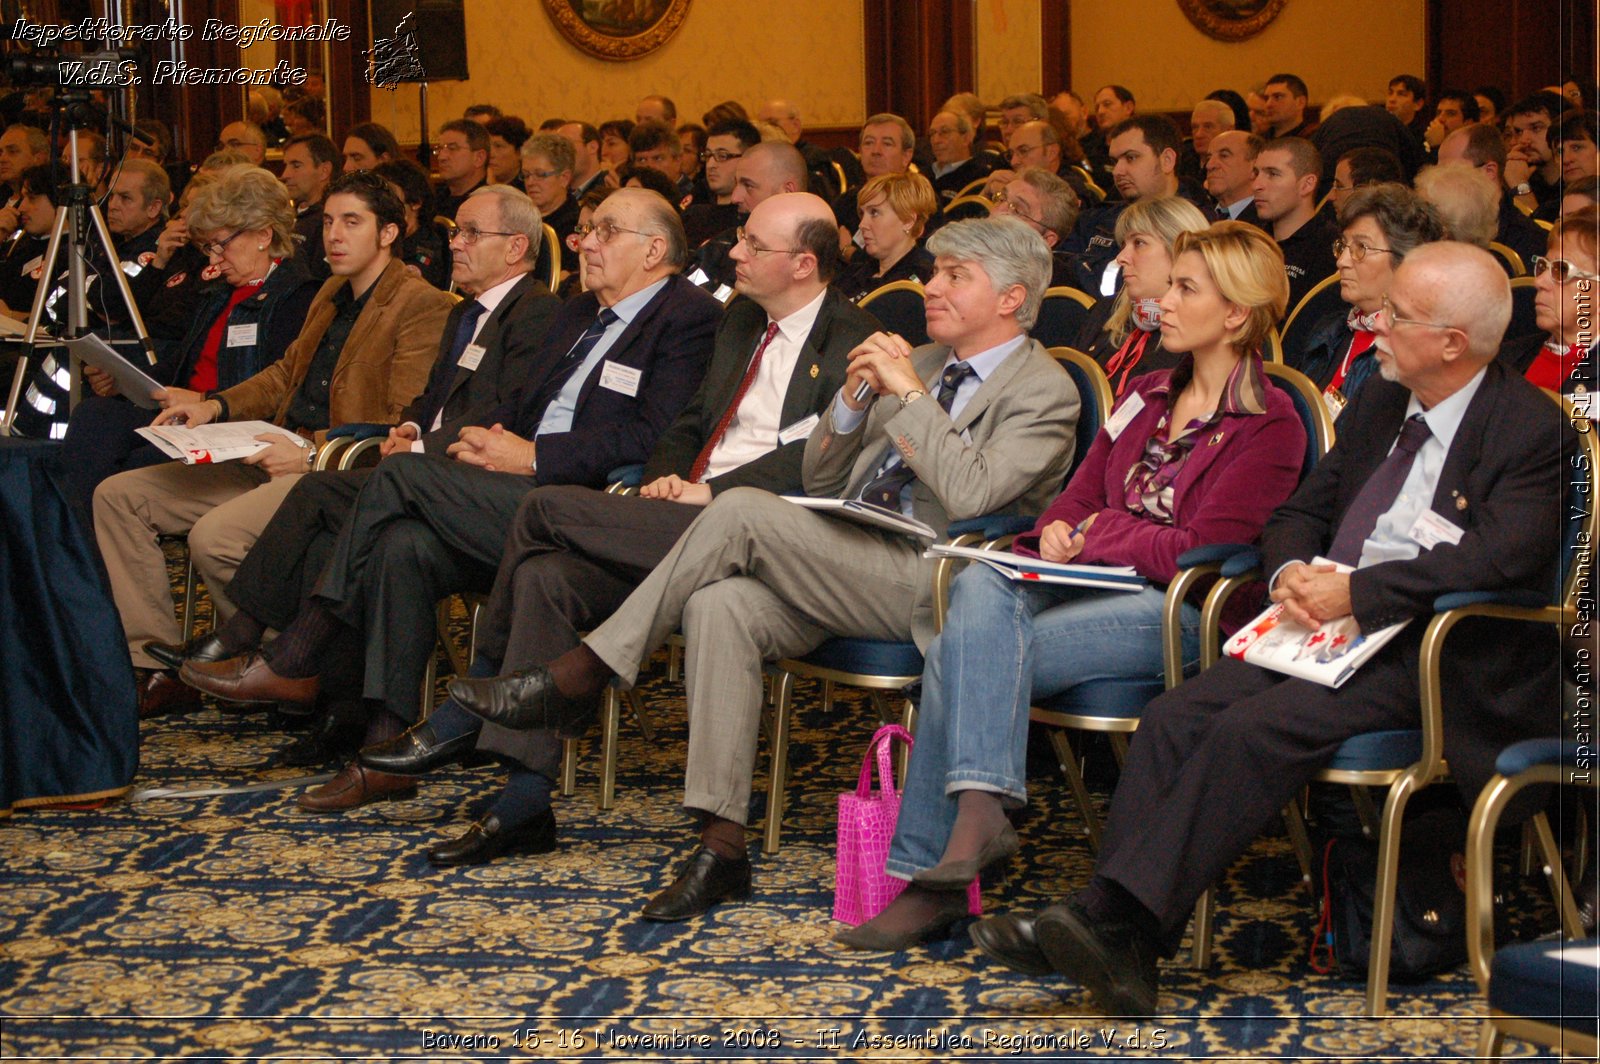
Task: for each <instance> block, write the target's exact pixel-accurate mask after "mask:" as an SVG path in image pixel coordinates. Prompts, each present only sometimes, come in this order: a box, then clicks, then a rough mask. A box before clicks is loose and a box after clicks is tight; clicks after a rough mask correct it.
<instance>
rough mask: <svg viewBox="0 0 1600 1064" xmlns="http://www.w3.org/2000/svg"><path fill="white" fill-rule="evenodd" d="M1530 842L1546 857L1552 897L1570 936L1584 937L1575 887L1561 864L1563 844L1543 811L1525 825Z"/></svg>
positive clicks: (1544, 868)
mask: <svg viewBox="0 0 1600 1064" xmlns="http://www.w3.org/2000/svg"><path fill="white" fill-rule="evenodd" d="M1524 828H1525V831H1526V835H1525V838H1526V840H1527V841H1528V843H1534V842H1536V843H1537V844H1538V847H1539V852H1540V853H1541V854H1542V855H1543V857H1544V863H1543V865H1542V868H1543V870H1544V874H1545V878H1546V879H1547V880H1548V881H1549V883H1550V897H1551V900H1553V901H1554V902H1555V905H1556V911H1557V912H1559V913H1560V914H1561V926H1562V928H1563V929H1565V931H1566V933H1567V937H1568V938H1582V937H1584V929H1583V921H1582V920H1580V919H1579V918H1578V906H1577V903H1576V901H1575V900H1574V898H1573V896H1572V886H1571V884H1570V883H1568V881H1567V876H1566V869H1565V866H1564V865H1563V864H1562V863H1561V847H1559V846H1557V845H1556V837H1555V835H1553V834H1552V833H1551V831H1550V818H1549V817H1547V816H1545V815H1544V813H1543V812H1539V813H1536V814H1534V816H1533V818H1532V819H1531V820H1529V821H1528V822H1527V823H1526V824H1525V825H1524Z"/></svg>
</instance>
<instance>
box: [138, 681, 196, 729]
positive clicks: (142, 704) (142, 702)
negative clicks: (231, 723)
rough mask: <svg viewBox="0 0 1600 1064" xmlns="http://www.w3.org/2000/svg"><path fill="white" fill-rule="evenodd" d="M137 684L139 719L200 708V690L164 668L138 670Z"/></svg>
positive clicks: (187, 711)
mask: <svg viewBox="0 0 1600 1064" xmlns="http://www.w3.org/2000/svg"><path fill="white" fill-rule="evenodd" d="M138 685H139V719H140V720H148V719H149V718H150V717H160V716H164V715H165V714H168V713H190V712H193V711H194V710H197V709H200V708H202V707H201V705H200V692H199V691H196V690H195V689H194V688H193V687H190V686H189V685H188V684H186V683H184V682H183V681H182V680H180V679H178V677H177V676H176V675H174V674H173V673H171V672H169V671H167V670H166V669H150V670H147V671H146V670H140V673H139V674H138Z"/></svg>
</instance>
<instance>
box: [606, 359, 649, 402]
mask: <svg viewBox="0 0 1600 1064" xmlns="http://www.w3.org/2000/svg"><path fill="white" fill-rule="evenodd" d="M643 376H644V371H643V370H637V369H634V368H632V367H631V366H619V365H618V364H617V363H615V362H607V363H606V364H605V365H603V366H601V367H600V387H602V388H610V389H611V390H612V391H614V392H621V393H622V394H623V395H626V396H628V397H629V398H630V399H631V398H633V397H634V396H636V395H638V394H639V379H640V378H641V377H643Z"/></svg>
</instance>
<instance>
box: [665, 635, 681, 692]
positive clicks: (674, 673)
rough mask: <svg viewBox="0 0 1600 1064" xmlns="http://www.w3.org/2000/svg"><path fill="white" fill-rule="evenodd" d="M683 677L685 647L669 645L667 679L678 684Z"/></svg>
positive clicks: (674, 644) (675, 644)
mask: <svg viewBox="0 0 1600 1064" xmlns="http://www.w3.org/2000/svg"><path fill="white" fill-rule="evenodd" d="M682 675H683V647H681V646H679V645H678V644H677V643H668V644H667V679H668V680H670V681H671V682H672V683H677V682H678V678H679V677H680V676H682Z"/></svg>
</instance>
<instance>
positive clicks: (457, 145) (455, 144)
mask: <svg viewBox="0 0 1600 1064" xmlns="http://www.w3.org/2000/svg"><path fill="white" fill-rule="evenodd" d="M433 150H434V151H435V152H436V153H438V154H441V155H442V154H444V153H445V152H450V151H471V150H472V146H471V145H470V144H467V143H465V142H463V141H459V140H442V141H440V142H439V143H438V144H435V145H434V146H433Z"/></svg>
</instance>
